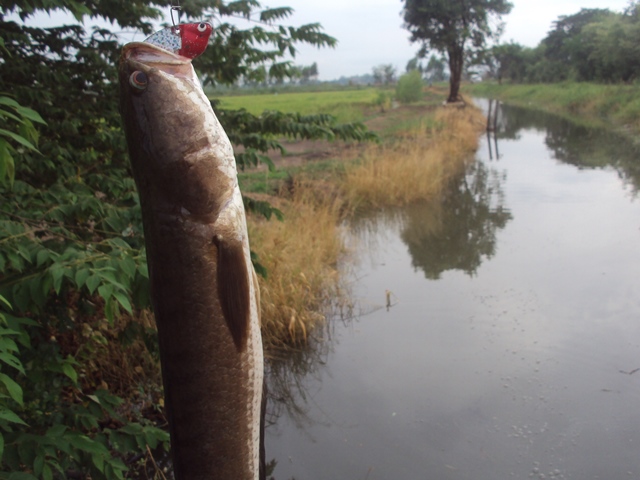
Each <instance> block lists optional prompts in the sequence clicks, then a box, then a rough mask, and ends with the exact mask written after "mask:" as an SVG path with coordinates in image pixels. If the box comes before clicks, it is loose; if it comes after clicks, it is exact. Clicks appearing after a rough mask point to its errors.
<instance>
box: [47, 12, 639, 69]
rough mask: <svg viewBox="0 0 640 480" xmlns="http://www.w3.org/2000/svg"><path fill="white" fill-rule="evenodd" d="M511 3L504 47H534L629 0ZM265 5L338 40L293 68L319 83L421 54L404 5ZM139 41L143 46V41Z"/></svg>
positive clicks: (400, 65)
mask: <svg viewBox="0 0 640 480" xmlns="http://www.w3.org/2000/svg"><path fill="white" fill-rule="evenodd" d="M511 2H512V3H513V9H512V10H511V13H510V14H509V15H505V16H504V17H503V20H504V21H505V23H506V27H505V32H504V34H503V36H502V38H501V41H503V42H508V41H511V40H513V41H515V42H517V43H520V44H522V45H525V46H528V47H535V46H536V45H537V44H538V43H539V42H540V40H542V39H543V38H544V37H545V36H546V35H547V32H548V31H549V30H550V29H551V24H552V22H553V21H554V20H556V19H557V18H558V17H559V16H560V15H572V14H574V13H577V12H578V11H580V9H581V8H609V9H610V10H613V11H618V12H621V11H622V10H623V9H624V8H625V7H626V6H627V5H628V3H629V0H511ZM261 3H262V4H263V5H264V6H268V7H271V8H273V7H279V6H289V7H292V8H293V9H294V13H293V15H292V16H291V17H290V18H289V19H287V21H286V24H287V25H295V26H299V25H302V24H306V23H316V22H317V23H320V24H321V25H322V26H323V28H324V32H325V33H327V34H329V35H331V36H332V37H335V38H336V39H337V40H338V45H337V46H336V48H334V49H332V48H323V49H316V48H313V47H307V46H301V47H299V54H298V55H297V56H296V58H295V59H294V62H295V63H296V64H298V65H311V64H312V63H313V62H316V63H317V64H318V71H319V79H320V80H333V79H337V78H339V77H341V76H346V77H349V76H354V75H362V74H365V73H371V71H372V69H373V67H375V66H377V65H381V64H392V65H394V66H395V67H396V69H397V71H398V72H399V73H402V72H403V71H404V70H405V66H406V64H407V62H408V61H409V60H410V59H411V58H413V57H414V55H415V53H416V52H417V51H418V49H419V46H418V45H417V44H411V43H410V42H409V32H407V30H405V29H404V28H402V18H401V15H400V12H401V10H402V5H403V3H402V1H401V0H262V1H261ZM71 18H72V17H71ZM37 23H38V24H39V25H41V26H51V25H53V24H59V23H60V17H59V16H57V15H56V14H54V15H53V18H45V19H42V18H39V19H37ZM91 23H92V22H88V24H89V25H91ZM214 26H215V25H214ZM136 40H140V36H139V35H138V36H137V38H136ZM127 41H128V40H127Z"/></svg>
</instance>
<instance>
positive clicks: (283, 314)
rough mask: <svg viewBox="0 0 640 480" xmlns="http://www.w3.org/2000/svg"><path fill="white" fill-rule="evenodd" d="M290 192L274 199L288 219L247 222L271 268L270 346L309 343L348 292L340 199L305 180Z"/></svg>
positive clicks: (267, 291) (266, 300) (263, 285)
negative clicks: (341, 270)
mask: <svg viewBox="0 0 640 480" xmlns="http://www.w3.org/2000/svg"><path fill="white" fill-rule="evenodd" d="M286 196H287V197H288V198H283V197H278V198H275V199H271V202H272V203H275V204H276V206H277V207H278V208H280V209H281V210H282V211H283V213H284V214H285V220H284V221H282V222H279V221H277V220H271V221H266V220H265V219H263V218H258V217H256V216H250V217H249V218H248V222H247V223H248V227H249V235H250V238H251V247H252V249H253V250H254V251H255V252H256V253H257V254H258V256H259V261H260V263H261V264H262V265H264V266H265V267H266V268H267V271H268V278H266V279H264V278H262V277H261V278H260V293H261V308H262V330H263V336H264V342H265V346H266V347H267V349H268V348H269V347H273V346H282V345H292V344H294V345H295V344H300V343H305V342H306V340H307V336H308V335H309V333H310V332H311V330H313V328H314V327H316V326H317V325H318V324H321V323H323V322H324V320H325V317H324V314H323V312H325V311H326V308H327V307H328V306H329V305H331V304H333V303H335V302H340V301H341V299H344V298H345V296H344V294H343V293H342V287H341V284H340V277H339V274H338V269H337V265H338V261H339V259H340V257H341V256H342V255H343V254H344V253H345V249H344V244H343V242H342V239H341V235H340V234H339V223H340V211H341V205H340V202H339V200H337V199H336V198H335V196H332V195H330V194H327V193H326V190H323V189H319V188H318V186H317V184H316V185H312V184H310V183H304V182H297V183H295V184H294V188H293V193H291V192H288V193H287V194H286ZM332 197H333V199H332Z"/></svg>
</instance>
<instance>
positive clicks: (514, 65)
mask: <svg viewBox="0 0 640 480" xmlns="http://www.w3.org/2000/svg"><path fill="white" fill-rule="evenodd" d="M530 51H531V49H529V48H526V47H523V46H522V45H519V44H517V43H514V42H510V43H504V44H501V45H496V46H494V47H493V48H492V49H491V52H490V54H489V62H490V63H491V67H493V69H494V72H493V73H494V75H495V78H497V80H498V83H502V80H503V79H505V78H506V79H508V80H510V81H511V82H522V81H524V80H525V78H526V75H527V63H528V62H527V61H528V57H529V56H530V55H529V53H530Z"/></svg>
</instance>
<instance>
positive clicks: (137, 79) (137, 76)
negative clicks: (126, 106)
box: [129, 70, 149, 90]
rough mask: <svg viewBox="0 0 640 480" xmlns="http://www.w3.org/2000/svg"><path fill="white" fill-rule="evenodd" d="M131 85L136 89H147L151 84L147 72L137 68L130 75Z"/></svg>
mask: <svg viewBox="0 0 640 480" xmlns="http://www.w3.org/2000/svg"><path fill="white" fill-rule="evenodd" d="M129 85H131V86H132V87H133V88H135V89H136V90H146V88H147V85H149V77H147V74H146V73H144V72H141V71H140V70H136V71H135V72H133V73H132V74H131V75H130V76H129Z"/></svg>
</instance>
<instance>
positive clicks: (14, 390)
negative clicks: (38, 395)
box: [0, 373, 23, 406]
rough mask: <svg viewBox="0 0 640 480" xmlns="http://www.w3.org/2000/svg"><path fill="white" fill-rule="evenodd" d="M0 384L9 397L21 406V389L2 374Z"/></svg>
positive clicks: (0, 374)
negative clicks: (5, 389)
mask: <svg viewBox="0 0 640 480" xmlns="http://www.w3.org/2000/svg"><path fill="white" fill-rule="evenodd" d="M0 382H2V383H3V384H4V386H5V387H6V388H7V392H9V396H10V397H11V398H13V399H14V400H15V401H16V402H17V403H18V404H19V405H20V406H22V405H23V403H22V387H21V386H20V385H18V384H17V383H16V382H15V381H13V379H11V378H10V377H9V376H8V375H6V374H4V373H0Z"/></svg>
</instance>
